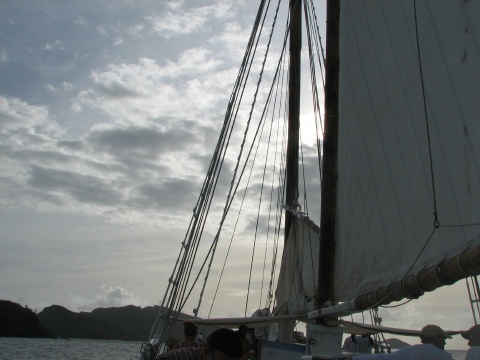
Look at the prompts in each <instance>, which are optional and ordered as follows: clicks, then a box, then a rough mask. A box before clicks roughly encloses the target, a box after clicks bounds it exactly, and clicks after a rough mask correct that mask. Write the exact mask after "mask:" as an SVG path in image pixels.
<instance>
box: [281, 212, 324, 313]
mask: <svg viewBox="0 0 480 360" xmlns="http://www.w3.org/2000/svg"><path fill="white" fill-rule="evenodd" d="M293 219H294V220H293V221H292V226H291V227H290V233H289V236H288V238H287V241H286V242H285V245H284V249H283V257H282V266H281V268H280V274H279V277H278V282H277V289H276V292H275V295H276V306H275V308H274V310H273V313H274V314H275V315H295V314H306V313H308V312H311V311H313V310H315V295H316V290H315V289H316V286H317V281H318V279H317V278H316V274H318V253H319V234H320V229H319V228H318V226H316V225H315V224H314V223H313V222H312V221H311V220H310V219H308V217H306V216H303V214H297V217H294V218H293Z"/></svg>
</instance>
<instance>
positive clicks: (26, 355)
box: [0, 337, 467, 360]
mask: <svg viewBox="0 0 480 360" xmlns="http://www.w3.org/2000/svg"><path fill="white" fill-rule="evenodd" d="M141 345H142V343H141V342H138V341H116V340H86V339H30V338H7V337H0V360H7V359H8V360H17V359H45V360H58V359H62V360H63V359H71V360H87V359H88V360H100V359H111V360H133V359H138V357H139V355H140V346H141ZM447 351H449V352H450V353H451V354H452V355H453V358H454V359H455V360H464V359H465V354H466V353H467V352H466V351H464V350H447Z"/></svg>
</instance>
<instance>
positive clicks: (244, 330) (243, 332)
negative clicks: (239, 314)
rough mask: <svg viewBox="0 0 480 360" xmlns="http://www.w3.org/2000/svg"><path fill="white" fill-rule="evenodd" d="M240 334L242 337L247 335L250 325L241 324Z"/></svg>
mask: <svg viewBox="0 0 480 360" xmlns="http://www.w3.org/2000/svg"><path fill="white" fill-rule="evenodd" d="M238 334H239V335H240V336H241V337H243V338H244V337H245V336H247V334H248V326H247V325H240V327H239V328H238Z"/></svg>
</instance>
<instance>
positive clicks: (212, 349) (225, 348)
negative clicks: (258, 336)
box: [207, 329, 243, 360]
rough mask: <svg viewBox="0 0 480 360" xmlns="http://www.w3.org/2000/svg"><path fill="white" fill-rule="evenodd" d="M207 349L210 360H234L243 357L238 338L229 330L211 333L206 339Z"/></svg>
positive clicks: (218, 330)
mask: <svg viewBox="0 0 480 360" xmlns="http://www.w3.org/2000/svg"><path fill="white" fill-rule="evenodd" d="M207 347H208V353H209V355H210V359H211V360H236V359H239V358H241V357H242V355H243V347H242V342H241V340H240V336H239V335H238V334H237V333H236V332H235V331H233V330H230V329H217V330H215V331H214V332H212V333H211V334H210V335H209V336H208V337H207ZM207 359H208V358H207Z"/></svg>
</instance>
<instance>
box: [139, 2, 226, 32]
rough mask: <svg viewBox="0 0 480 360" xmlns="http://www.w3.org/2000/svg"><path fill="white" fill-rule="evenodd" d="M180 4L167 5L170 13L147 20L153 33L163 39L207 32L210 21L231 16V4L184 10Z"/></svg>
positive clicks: (224, 3) (223, 3)
mask: <svg viewBox="0 0 480 360" xmlns="http://www.w3.org/2000/svg"><path fill="white" fill-rule="evenodd" d="M182 4H183V2H182V3H181V4H177V3H175V4H174V6H172V3H169V5H170V9H171V11H168V12H167V13H165V14H162V15H161V16H151V17H149V18H147V20H149V21H150V22H151V24H152V27H153V31H154V32H155V33H157V34H159V35H160V36H163V37H165V38H169V37H173V36H178V35H187V34H192V33H194V32H207V31H209V29H210V24H209V21H210V20H211V19H222V20H224V19H227V18H229V17H231V16H233V12H232V10H231V4H230V3H229V2H220V3H218V4H215V5H212V6H204V7H198V8H195V9H188V10H187V9H185V8H184V7H183V6H181V5H182Z"/></svg>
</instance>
